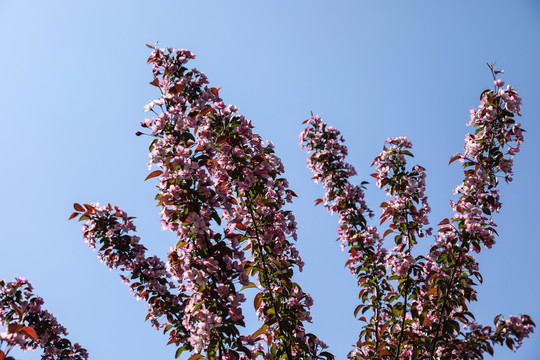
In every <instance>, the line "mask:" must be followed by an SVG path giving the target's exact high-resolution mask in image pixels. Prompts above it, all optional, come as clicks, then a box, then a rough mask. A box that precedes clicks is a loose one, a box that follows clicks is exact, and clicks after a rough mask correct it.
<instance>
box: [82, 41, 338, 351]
mask: <svg viewBox="0 0 540 360" xmlns="http://www.w3.org/2000/svg"><path fill="white" fill-rule="evenodd" d="M194 57H195V56H194V55H193V54H192V53H191V52H189V51H188V50H174V49H158V48H153V51H152V54H151V56H150V58H149V63H151V64H152V66H153V74H154V80H153V81H152V82H151V84H152V85H154V86H156V87H157V88H158V89H159V90H160V93H161V96H160V97H159V98H158V99H155V100H152V101H150V102H149V104H147V105H146V106H145V107H144V109H145V111H146V112H148V113H150V114H152V116H151V117H149V118H147V119H145V121H144V122H142V123H141V126H142V127H143V128H144V129H147V130H146V131H150V133H147V134H146V135H149V136H151V137H154V140H153V141H152V143H151V145H150V160H149V167H152V166H156V167H158V170H155V171H153V172H152V173H151V174H150V175H149V176H148V178H154V177H158V179H159V185H158V186H157V188H158V194H157V196H156V199H157V200H158V201H159V205H160V206H161V211H160V213H161V224H162V227H163V229H168V230H170V231H172V232H174V233H175V234H176V235H177V237H178V241H177V243H176V245H175V246H174V247H172V248H171V251H170V253H169V255H168V261H167V263H166V264H163V263H161V262H160V261H159V259H156V258H146V257H145V255H144V248H143V247H142V245H140V244H139V239H138V238H137V237H135V236H131V235H128V232H129V231H130V230H134V226H133V225H132V224H131V221H130V218H128V217H127V215H125V213H124V212H122V211H121V210H120V209H118V208H116V209H112V207H110V206H109V207H102V208H99V207H97V206H95V205H85V208H83V207H82V206H80V205H78V206H79V207H80V209H77V208H76V209H77V210H78V212H77V214H75V215H73V217H75V216H78V215H82V217H81V218H87V220H88V221H89V224H88V225H87V226H86V227H85V228H84V229H83V231H84V233H85V239H86V241H87V242H88V243H89V244H90V245H91V246H95V244H96V242H97V241H99V242H100V244H101V246H102V247H101V248H100V252H99V254H100V255H99V256H100V259H102V261H103V262H104V263H105V264H106V265H108V266H110V267H115V268H119V269H120V270H122V271H128V272H130V273H131V275H132V277H131V278H132V279H134V278H136V279H137V281H136V282H135V283H131V284H130V287H131V289H132V291H134V292H135V294H136V296H139V297H142V298H143V299H145V300H147V301H148V302H149V303H150V311H149V318H150V319H152V321H153V323H154V324H155V325H156V326H157V327H162V326H165V329H164V331H165V332H167V331H170V332H169V338H170V339H169V343H174V344H175V345H176V346H178V347H179V352H182V351H184V350H187V351H194V352H195V353H198V354H202V353H206V356H207V357H208V358H209V359H214V358H225V359H257V358H259V357H261V356H262V358H264V359H274V358H275V359H277V358H288V359H289V360H292V359H293V358H302V359H321V358H327V359H329V358H333V356H332V355H331V354H330V353H328V352H325V351H324V348H326V345H325V344H324V343H323V342H322V341H321V340H319V339H318V338H317V337H316V336H315V335H313V334H309V333H307V332H306V330H305V327H304V322H305V321H308V322H309V321H310V320H311V316H310V313H309V307H310V306H311V305H312V303H313V301H312V299H311V297H310V296H309V294H306V293H305V292H304V291H303V290H302V289H301V288H300V286H299V285H298V284H296V283H294V282H293V281H292V280H291V278H292V276H293V273H294V269H295V268H299V269H300V270H301V268H302V266H303V262H302V260H301V258H300V256H299V254H298V251H297V250H296V248H295V247H294V245H293V241H294V240H296V237H297V235H296V222H295V218H294V215H293V214H292V213H291V212H290V211H288V210H286V209H285V208H284V207H285V205H286V204H287V203H290V202H291V201H292V197H293V196H295V193H294V192H293V191H292V190H290V189H289V187H288V182H287V180H286V179H284V178H283V177H282V174H283V171H284V169H283V164H282V163H281V160H280V159H279V158H278V157H277V156H276V155H275V154H274V150H273V145H272V144H271V143H269V142H268V143H266V144H265V143H264V142H263V141H262V139H261V137H260V136H259V135H257V134H255V133H254V132H253V130H252V129H253V126H252V124H251V121H249V120H248V119H246V118H245V117H243V116H241V115H237V111H238V109H237V108H236V107H234V106H232V105H228V106H227V105H225V104H224V102H223V100H222V99H221V98H220V97H219V89H217V88H213V87H209V86H208V85H207V84H208V79H207V77H206V76H205V75H204V74H203V73H201V72H200V71H198V70H197V69H188V68H186V67H185V64H186V63H187V62H188V61H189V60H190V59H193V58H194ZM142 134H143V132H137V135H142ZM76 206H77V205H76ZM80 210H84V211H80ZM97 239H98V240H97ZM148 269H151V271H150V272H145V270H148ZM123 279H124V281H125V282H126V283H130V280H129V278H128V277H123ZM173 288H174V289H175V290H176V292H177V295H172V292H171V291H172V289H173ZM246 288H257V289H259V292H258V293H257V295H256V296H255V310H256V312H257V315H258V317H259V319H260V320H261V321H262V322H263V326H262V327H261V329H260V330H258V331H257V332H255V333H254V334H251V335H241V334H240V331H239V327H242V326H244V315H243V309H242V304H243V302H244V301H245V296H244V294H243V293H242V291H243V290H244V289H246ZM169 306H171V308H169ZM163 315H165V317H166V318H167V322H168V325H165V324H162V323H160V322H159V321H158V317H159V316H163ZM264 343H266V345H265V344H264Z"/></svg>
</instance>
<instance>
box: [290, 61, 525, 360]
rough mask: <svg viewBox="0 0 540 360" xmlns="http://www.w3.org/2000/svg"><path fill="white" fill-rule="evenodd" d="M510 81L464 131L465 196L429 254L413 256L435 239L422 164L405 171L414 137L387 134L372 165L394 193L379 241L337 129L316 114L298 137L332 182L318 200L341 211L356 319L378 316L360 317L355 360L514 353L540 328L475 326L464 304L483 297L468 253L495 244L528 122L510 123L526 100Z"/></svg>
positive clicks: (318, 176)
mask: <svg viewBox="0 0 540 360" xmlns="http://www.w3.org/2000/svg"><path fill="white" fill-rule="evenodd" d="M494 74H496V72H494ZM503 85H504V83H503V82H502V81H500V80H495V86H496V91H486V92H484V93H483V94H482V98H481V104H480V107H479V110H472V111H471V122H470V124H471V125H474V126H475V127H476V128H477V130H476V132H475V134H474V135H473V134H468V135H467V136H466V139H465V151H464V153H463V154H460V155H457V156H454V157H453V158H452V160H451V162H452V161H454V160H457V159H460V160H461V162H462V163H463V167H464V168H465V179H464V181H463V183H462V184H461V185H459V186H458V187H456V189H455V193H457V194H460V198H459V200H458V201H457V202H451V205H452V208H453V210H454V211H455V215H454V216H453V217H452V218H450V219H444V220H443V221H442V222H441V223H440V224H439V226H440V229H439V231H438V232H437V235H436V239H435V243H434V245H433V246H432V248H431V249H430V251H429V253H428V254H427V256H425V257H424V256H416V257H413V256H412V255H411V249H412V247H413V246H414V245H415V244H416V239H417V238H419V237H424V236H426V235H431V232H432V229H431V228H427V229H425V228H424V227H425V226H427V225H428V219H427V214H428V213H429V211H430V207H429V205H428V202H427V197H426V196H425V173H424V168H423V167H421V166H419V165H416V166H414V167H413V168H412V169H411V170H407V169H406V157H407V156H412V154H411V153H410V151H409V150H408V149H410V148H411V146H412V145H411V143H410V141H408V140H407V139H406V138H403V137H402V138H393V139H392V138H391V139H388V140H387V142H386V144H385V146H384V148H383V152H382V153H381V154H380V155H379V156H378V157H377V158H375V161H374V163H373V165H376V170H377V172H376V173H374V174H372V176H373V177H374V178H375V179H376V181H377V185H378V186H379V187H380V188H383V189H384V190H385V192H386V193H387V195H389V196H391V197H393V198H392V199H391V200H389V201H387V202H383V203H382V204H381V209H382V210H383V214H382V216H381V222H380V224H381V225H382V224H383V223H384V222H385V221H387V220H391V221H392V223H391V224H390V225H389V229H388V230H387V231H386V232H385V233H384V236H382V237H381V236H379V233H378V232H377V230H376V229H375V227H372V226H368V224H367V221H366V218H365V217H364V215H365V214H369V215H372V213H371V211H370V210H369V209H368V207H367V206H366V204H365V201H364V192H363V191H364V185H365V182H363V183H362V184H361V186H355V185H352V184H351V183H350V182H349V180H348V178H349V177H350V176H352V175H355V174H356V171H355V170H354V168H353V167H352V165H350V164H347V163H346V162H345V161H344V159H345V156H346V155H347V149H346V147H345V146H344V145H343V141H344V140H343V138H342V137H341V135H340V133H339V131H337V130H336V129H334V128H332V127H330V126H327V125H326V124H325V123H323V122H322V120H321V119H320V118H318V117H316V116H312V118H311V119H310V120H307V121H306V122H307V123H308V124H309V125H310V126H308V127H307V128H306V130H305V131H304V132H303V133H302V134H301V135H300V143H301V144H302V145H304V144H305V145H307V150H308V152H313V153H312V154H311V156H310V157H309V159H308V161H307V164H308V167H309V168H310V169H311V170H312V171H313V172H314V174H315V176H314V179H315V181H316V182H317V181H321V182H322V184H323V186H324V188H325V195H324V198H323V199H318V200H317V201H316V203H321V202H324V204H325V206H326V208H327V209H328V210H330V211H333V212H337V213H338V214H339V221H340V223H341V224H342V225H341V226H340V227H339V228H338V233H339V236H340V237H339V239H340V240H341V243H342V246H343V247H345V248H347V249H348V251H349V260H348V262H347V264H348V266H349V268H350V269H351V271H352V272H353V273H355V274H356V275H357V277H358V283H359V285H360V286H361V287H362V289H361V290H360V296H359V297H360V299H361V300H362V302H363V303H362V304H360V305H359V306H358V307H357V308H356V310H355V315H357V314H358V313H359V312H360V311H361V312H362V313H366V314H371V319H366V318H365V317H360V320H361V321H363V322H365V325H364V327H363V330H362V331H361V333H360V337H359V341H358V343H357V347H356V348H354V349H353V350H352V351H351V352H350V354H349V359H371V358H373V357H374V356H376V357H378V358H379V357H380V358H387V357H392V358H395V359H398V358H399V359H410V358H411V356H412V354H413V353H414V354H415V355H414V356H416V357H417V358H419V359H430V360H431V359H434V358H444V359H463V358H468V359H480V358H482V357H483V353H484V352H488V353H491V354H492V353H493V348H492V345H493V344H497V343H498V344H501V345H502V344H506V345H507V346H509V347H510V348H513V349H514V350H515V349H517V347H519V346H520V345H521V342H522V340H523V338H526V337H528V336H529V334H530V333H531V332H532V331H533V330H534V323H533V322H532V320H531V319H530V317H528V316H527V315H521V316H520V317H513V316H512V317H510V319H509V320H504V319H503V318H500V317H498V318H496V320H495V324H496V326H497V329H496V330H494V329H492V328H491V327H489V326H481V325H479V324H477V323H476V322H474V317H473V315H472V314H471V313H470V312H469V311H468V310H467V303H468V302H470V301H474V300H476V291H475V289H474V286H475V285H476V283H475V282H474V281H473V279H478V280H479V281H480V282H481V281H482V277H481V275H480V273H479V271H478V264H477V262H476V261H475V260H474V258H473V256H472V254H471V251H476V252H479V251H480V249H481V247H482V246H485V247H487V248H490V247H491V246H492V245H493V244H494V243H495V238H494V234H495V230H494V227H495V226H496V225H495V223H494V222H493V220H492V219H491V214H492V213H493V212H498V211H499V209H500V207H501V203H500V195H499V191H498V189H497V188H496V187H497V185H498V177H499V175H498V174H499V173H503V174H504V177H505V179H506V181H507V182H509V181H511V180H512V177H511V176H512V164H513V155H515V154H516V153H517V152H519V147H520V145H521V143H522V142H523V136H522V129H521V128H520V126H521V125H520V124H519V123H517V122H515V120H514V119H513V117H514V113H517V114H518V115H521V114H520V104H521V99H520V98H519V97H518V95H517V92H516V91H515V90H514V89H513V88H512V87H511V86H508V87H507V88H506V89H503V88H502V86H503ZM389 234H394V235H395V236H394V242H395V246H394V247H393V248H392V249H389V250H386V249H385V248H384V246H383V244H382V239H381V238H384V237H386V236H387V235H389ZM396 283H397V286H396ZM460 323H461V324H460ZM460 329H461V330H460ZM465 330H466V333H464V331H465ZM426 339H432V340H431V341H426Z"/></svg>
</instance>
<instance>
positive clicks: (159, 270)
mask: <svg viewBox="0 0 540 360" xmlns="http://www.w3.org/2000/svg"><path fill="white" fill-rule="evenodd" d="M75 209H76V210H78V211H81V212H80V213H76V214H78V215H80V217H81V219H83V220H84V219H86V224H85V225H83V229H82V232H83V237H84V239H85V241H86V243H87V244H88V245H89V246H90V247H91V248H93V249H94V250H96V248H97V246H96V245H98V246H99V251H98V258H99V259H100V261H101V262H103V263H104V264H105V265H106V266H107V267H108V268H109V269H111V270H112V269H118V270H120V271H121V272H122V275H120V277H121V278H122V282H124V283H125V284H127V285H129V287H130V291H131V293H132V294H133V295H134V296H135V297H136V298H137V299H138V300H145V301H148V316H147V320H148V319H149V320H150V321H151V323H152V326H154V327H155V328H156V329H159V328H163V327H165V326H166V324H165V323H163V322H161V321H160V318H161V317H164V316H165V317H166V316H167V315H169V316H170V314H171V313H172V312H173V311H174V310H176V308H177V307H178V303H179V302H180V299H179V298H178V296H177V295H176V294H174V291H173V290H174V289H175V284H174V283H173V282H172V281H170V274H169V273H168V272H167V270H166V265H165V263H164V262H163V261H161V260H160V259H159V258H158V257H157V256H152V257H146V248H145V247H144V246H143V245H142V244H140V242H139V241H140V238H139V237H138V236H135V235H130V234H129V233H130V232H131V231H135V230H136V227H135V225H134V224H133V222H132V221H131V220H132V219H133V218H131V217H129V216H128V215H127V214H126V212H125V211H123V210H122V209H120V208H119V207H114V208H113V207H112V206H111V205H106V206H99V204H91V205H89V204H85V205H84V207H83V206H81V205H79V204H75ZM124 274H128V275H127V276H126V275H124Z"/></svg>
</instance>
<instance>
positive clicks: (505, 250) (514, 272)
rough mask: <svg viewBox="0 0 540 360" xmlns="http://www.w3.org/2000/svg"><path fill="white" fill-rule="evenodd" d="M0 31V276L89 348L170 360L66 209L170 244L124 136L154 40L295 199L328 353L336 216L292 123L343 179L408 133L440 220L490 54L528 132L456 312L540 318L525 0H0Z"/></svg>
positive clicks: (531, 30)
mask: <svg viewBox="0 0 540 360" xmlns="http://www.w3.org/2000/svg"><path fill="white" fill-rule="evenodd" d="M0 39H1V50H0V54H1V56H0V105H1V108H2V109H3V110H2V116H1V119H2V120H1V121H2V127H3V129H4V130H3V131H2V132H1V134H0V149H1V154H2V155H1V159H2V166H3V171H2V175H1V177H0V203H1V206H0V278H5V279H8V280H10V279H13V278H14V277H15V276H22V277H25V278H28V279H29V280H30V281H32V282H33V284H34V286H35V288H36V292H37V293H39V295H40V296H42V297H43V298H44V299H45V304H46V307H47V308H48V309H49V310H50V311H52V312H53V313H54V314H55V315H56V316H57V317H58V320H59V321H60V322H61V323H62V324H63V325H64V326H66V327H67V328H68V330H69V331H70V334H71V335H70V338H71V339H72V340H73V341H78V342H80V343H81V344H82V345H83V346H84V347H86V348H87V349H88V350H89V352H90V355H91V358H92V359H96V360H97V359H99V360H116V359H148V358H152V359H173V358H174V350H175V349H174V348H172V347H170V346H169V347H166V346H165V344H166V342H167V341H166V337H165V336H163V335H161V334H160V333H159V332H157V331H155V330H153V329H152V328H151V327H150V325H149V324H148V323H144V317H145V314H146V305H145V304H144V303H142V302H137V301H135V300H134V299H133V298H132V297H131V295H130V294H129V291H128V289H127V287H126V286H124V285H123V284H121V283H120V281H119V276H118V274H116V273H112V272H110V271H109V270H107V269H106V267H105V266H103V264H100V263H99V261H98V259H97V257H96V254H95V253H93V252H92V251H91V250H90V249H89V248H88V247H87V246H86V244H85V243H84V241H83V240H82V237H81V234H80V225H81V224H80V223H77V222H73V221H72V222H68V221H67V218H68V216H69V214H70V212H71V211H72V204H73V203H74V202H81V203H84V202H86V203H89V202H100V203H108V202H110V203H112V204H117V205H119V206H121V207H122V208H123V209H125V210H126V211H127V212H128V213H129V214H130V215H132V216H137V219H136V225H137V226H138V231H139V235H140V236H141V237H142V241H143V242H144V244H145V245H146V246H147V247H148V249H149V253H150V254H151V253H155V254H159V255H165V254H166V252H167V250H168V248H169V246H171V245H172V244H173V242H174V239H173V236H172V234H170V233H165V232H162V231H161V228H160V225H159V223H158V220H159V213H158V208H156V207H155V201H154V200H153V199H154V196H155V192H156V189H155V187H154V185H155V182H151V181H147V182H144V181H143V179H144V178H145V177H146V175H147V174H148V168H147V165H146V163H147V159H148V156H147V150H148V143H149V142H150V139H149V138H147V137H136V136H135V135H134V133H135V131H137V130H139V128H138V125H139V123H140V121H142V120H144V117H145V114H144V113H143V111H142V110H143V105H145V104H146V103H147V102H148V101H149V100H151V99H154V98H155V97H157V96H158V95H157V93H156V89H155V88H154V87H152V86H150V85H148V82H149V81H151V80H152V75H151V70H150V67H149V66H148V65H147V64H146V59H147V57H148V55H149V49H147V48H146V47H145V46H144V45H145V44H146V43H150V44H153V43H154V42H155V41H157V40H159V42H160V45H161V46H163V47H175V48H187V49H189V50H191V51H193V52H194V53H196V54H197V56H198V57H197V60H196V61H194V62H193V63H192V66H196V67H197V68H198V69H200V70H202V71H203V72H205V73H206V74H207V75H208V77H209V78H210V81H211V83H212V85H213V86H216V87H221V91H220V95H221V96H222V97H223V98H224V100H225V102H226V103H231V104H235V105H236V106H238V107H239V108H240V112H241V113H242V114H244V115H246V116H247V117H248V118H250V119H252V121H253V123H254V125H255V127H256V131H257V132H258V133H259V134H261V136H262V137H263V138H265V139H270V140H272V141H273V142H274V144H275V145H276V148H277V153H278V155H280V156H281V157H282V159H283V161H284V164H285V167H286V175H287V177H288V179H289V180H290V183H291V188H292V189H294V190H295V191H296V193H297V194H298V195H299V198H298V199H297V200H296V202H295V203H294V206H293V207H292V209H293V211H294V212H295V214H296V217H297V221H298V225H299V241H298V248H299V249H300V251H301V255H302V256H303V258H304V260H305V262H306V266H305V269H304V272H303V273H301V274H298V276H297V278H296V280H297V281H298V282H300V284H301V285H302V286H303V287H304V289H305V290H306V291H308V292H310V293H311V294H312V296H313V297H314V300H315V305H314V307H313V319H314V321H313V324H311V325H310V327H309V329H310V330H311V331H313V332H315V333H316V334H317V335H318V336H319V337H320V338H321V339H323V340H324V341H326V342H327V343H328V344H329V345H330V346H331V348H330V350H331V351H332V352H333V353H334V354H335V355H336V356H337V359H344V358H345V355H346V354H347V352H348V351H349V349H350V345H351V344H353V343H354V342H356V340H357V336H358V335H357V334H358V332H359V329H360V323H359V322H358V321H355V320H354V318H353V314H352V312H353V310H354V307H355V306H356V304H357V301H358V300H357V298H356V296H357V293H358V290H357V288H356V284H355V279H354V277H353V276H352V275H350V274H349V273H348V271H347V270H346V269H345V268H344V267H343V264H344V262H345V259H346V255H345V254H344V253H342V252H341V251H340V249H339V246H338V244H337V243H336V242H335V241H334V240H335V239H336V238H337V234H336V231H335V230H336V227H337V217H336V216H330V214H327V213H326V212H325V211H324V209H323V208H322V207H314V206H313V203H314V199H316V198H318V197H320V196H321V194H322V189H321V188H320V187H319V186H318V185H315V184H313V183H312V181H311V180H310V178H311V174H310V173H309V171H308V170H307V168H306V167H305V159H306V155H305V153H304V152H303V151H301V150H300V148H299V146H298V134H299V133H300V131H301V130H302V126H301V122H302V121H303V120H305V119H307V118H308V117H309V115H310V111H313V112H314V113H315V114H317V115H320V116H322V117H323V118H324V119H325V120H326V121H327V122H329V123H331V124H332V125H334V126H335V127H337V128H339V129H340V130H341V131H342V132H343V134H344V135H345V138H346V139H347V144H348V146H349V149H350V159H349V161H350V162H352V163H353V164H354V165H355V166H356V167H357V170H358V173H359V174H360V175H359V177H358V181H359V182H360V181H361V180H366V179H367V180H369V174H370V173H371V172H373V169H370V168H369V165H370V164H371V162H372V160H373V157H375V156H376V155H378V153H379V152H380V150H381V148H382V144H383V143H384V141H385V140H386V138H387V137H389V136H407V137H408V138H410V139H411V140H412V141H413V144H414V149H413V150H414V153H415V155H416V156H415V160H416V161H417V162H418V163H419V164H421V165H423V166H424V167H425V168H426V169H427V174H428V175H427V185H428V195H429V197H430V203H431V207H432V209H433V212H432V215H431V220H432V223H434V224H437V223H438V222H439V221H440V220H441V219H442V218H444V217H447V216H449V215H450V214H451V213H450V207H449V206H448V203H449V202H448V201H449V199H450V198H451V196H452V189H453V187H454V186H455V185H457V184H458V183H459V182H460V181H461V179H462V177H461V175H462V173H461V170H460V167H459V165H458V163H457V162H456V163H454V164H453V165H452V166H447V164H448V160H449V158H450V156H451V155H452V154H454V153H456V152H459V151H461V150H462V148H463V139H464V134H465V133H466V132H467V131H468V130H469V129H468V128H467V127H466V126H465V124H466V123H467V122H468V114H469V109H470V108H472V107H475V106H477V105H478V99H479V95H480V93H481V92H482V91H483V90H484V89H486V88H489V87H491V86H492V80H491V75H490V73H489V71H488V68H487V67H486V65H485V64H486V62H487V61H495V60H496V61H497V62H498V64H499V66H500V67H501V68H503V69H504V70H505V71H506V73H505V75H504V76H503V80H504V81H506V82H507V83H509V84H512V85H514V86H515V87H516V89H517V90H518V91H519V92H520V95H521V97H522V98H523V103H524V105H523V111H522V112H523V117H522V119H521V120H522V123H523V127H524V128H525V129H526V130H527V131H528V132H527V133H526V134H525V135H526V139H525V143H524V145H523V147H522V152H521V153H519V154H518V156H517V159H516V162H515V173H516V175H515V181H514V182H513V183H511V184H510V185H506V184H504V185H503V186H502V188H501V192H502V201H503V203H504V205H503V209H502V213H501V214H498V215H497V216H496V217H495V221H496V222H497V223H498V224H499V234H500V238H499V240H498V243H497V244H496V246H495V247H494V248H493V249H492V250H490V251H485V252H483V253H482V254H481V256H479V261H480V266H481V267H480V270H481V272H482V274H483V275H484V285H483V286H482V287H481V288H480V290H479V302H478V303H475V304H473V305H472V309H473V312H474V313H475V314H477V319H478V320H479V321H480V322H482V323H485V324H491V323H492V319H493V317H494V316H495V315H497V314H499V313H502V314H504V315H505V316H508V315H511V314H519V313H524V314H529V315H531V316H533V319H534V320H536V321H537V323H538V324H539V325H540V306H539V305H538V304H539V303H540V301H539V299H538V298H539V296H540V290H539V286H540V281H539V280H538V263H539V261H540V260H539V258H540V250H539V246H538V224H539V221H538V214H539V211H538V206H539V204H540V195H539V190H538V187H539V185H540V181H539V175H540V172H539V165H540V162H539V160H538V154H539V153H540V125H539V119H540V98H539V96H540V90H539V89H538V84H539V83H540V73H539V70H538V66H539V64H540V2H538V1H536V0H530V1H525V0H523V1H511V2H510V1H427V0H426V1H414V0H411V1H398V0H396V1H360V0H354V1H353V0H350V1H341V0H338V1H334V2H329V1H318V0H316V1H315V0H310V1H307V0H306V1H282V0H277V1H267V2H263V1H247V0H246V1H236V0H229V1H218V0H215V1H210V0H198V1H195V0H191V1H183V0H174V1H160V2H150V1H135V0H130V1H110V0H109V1H103V0H92V1H82V0H79V1H60V0H56V1H55V0H49V1H29V0H0ZM367 200H368V201H369V204H370V206H371V207H372V208H375V209H377V205H378V204H379V203H380V202H381V201H382V200H383V194H382V193H381V192H380V191H378V190H377V189H376V188H375V186H374V184H370V185H368V190H367ZM174 243H175V242H174ZM423 246H425V247H427V246H428V243H427V241H426V244H424V245H423ZM248 310H249V309H248ZM252 326H254V325H252ZM539 355H540V329H539V330H538V331H537V334H536V335H534V337H533V338H531V339H528V340H527V341H526V342H525V344H524V346H523V348H522V349H520V351H519V352H518V353H517V354H516V355H514V354H513V353H512V352H509V351H508V350H504V349H501V348H497V349H496V354H495V357H494V358H495V359H497V360H502V359H516V358H519V359H521V360H533V359H534V360H536V359H538V358H539ZM15 356H16V357H17V358H18V359H28V360H33V359H39V358H40V357H39V354H38V353H26V354H21V353H16V354H15Z"/></svg>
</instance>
